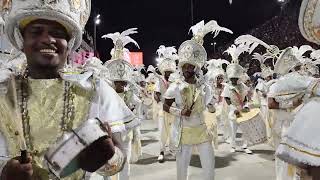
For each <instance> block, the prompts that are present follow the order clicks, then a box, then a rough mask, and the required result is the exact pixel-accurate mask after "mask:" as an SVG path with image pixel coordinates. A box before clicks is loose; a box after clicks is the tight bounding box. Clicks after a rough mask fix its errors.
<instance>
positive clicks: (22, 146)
mask: <svg viewBox="0 0 320 180" xmlns="http://www.w3.org/2000/svg"><path fill="white" fill-rule="evenodd" d="M11 87H12V89H13V91H12V92H13V94H12V95H13V102H14V103H13V104H14V109H15V115H16V118H15V119H14V123H15V124H16V127H17V134H16V135H17V136H18V141H19V146H20V152H21V163H22V164H25V163H27V162H28V157H27V145H26V140H25V139H24V136H23V128H22V117H21V111H20V107H19V105H18V100H17V98H18V96H17V89H16V81H15V77H14V76H12V78H11Z"/></svg>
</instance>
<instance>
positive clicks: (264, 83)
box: [253, 53, 276, 146]
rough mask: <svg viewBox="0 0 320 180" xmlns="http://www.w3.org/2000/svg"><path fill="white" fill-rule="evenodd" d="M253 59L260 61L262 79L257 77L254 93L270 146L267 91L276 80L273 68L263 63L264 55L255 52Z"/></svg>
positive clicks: (270, 125) (271, 143)
mask: <svg viewBox="0 0 320 180" xmlns="http://www.w3.org/2000/svg"><path fill="white" fill-rule="evenodd" d="M253 59H257V60H259V62H260V67H261V71H262V72H261V76H262V79H261V78H259V79H258V84H257V86H256V87H255V93H256V94H255V95H256V96H257V97H256V98H257V100H256V101H258V102H257V104H259V106H260V116H261V118H262V119H263V120H264V122H265V124H266V132H267V138H268V142H269V144H270V145H271V146H274V145H273V138H272V135H271V134H272V130H271V127H272V122H271V121H270V113H271V112H270V111H269V108H268V98H267V95H268V92H269V88H270V86H271V85H272V84H273V83H275V82H276V80H274V79H273V74H274V72H273V70H272V69H271V68H270V67H267V66H265V65H264V61H265V56H263V55H261V54H258V53H255V54H253Z"/></svg>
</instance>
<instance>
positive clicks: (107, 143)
mask: <svg viewBox="0 0 320 180" xmlns="http://www.w3.org/2000/svg"><path fill="white" fill-rule="evenodd" d="M104 126H105V128H106V131H107V132H108V134H109V137H102V138H100V139H98V140H97V141H95V142H94V143H92V144H91V145H90V146H89V147H87V148H86V149H84V150H83V151H82V152H81V153H80V167H81V169H83V170H85V171H88V172H95V171H96V170H97V169H99V168H100V167H102V166H103V165H105V164H106V163H107V161H108V160H109V159H111V157H112V156H113V155H114V153H115V145H116V144H118V142H116V141H114V138H113V137H112V133H111V128H110V126H109V125H108V124H107V123H105V124H104Z"/></svg>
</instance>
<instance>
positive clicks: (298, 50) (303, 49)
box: [292, 45, 313, 62]
mask: <svg viewBox="0 0 320 180" xmlns="http://www.w3.org/2000/svg"><path fill="white" fill-rule="evenodd" d="M307 51H313V48H312V47H311V46H309V45H303V46H301V47H300V48H298V47H297V46H293V47H292V52H293V55H294V56H295V57H296V58H297V59H299V60H300V61H301V62H304V61H307V60H308V59H309V58H308V57H306V56H303V54H304V53H306V52H307Z"/></svg>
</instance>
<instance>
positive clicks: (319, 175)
mask: <svg viewBox="0 0 320 180" xmlns="http://www.w3.org/2000/svg"><path fill="white" fill-rule="evenodd" d="M307 171H308V174H309V176H311V177H312V179H320V167H314V166H310V167H308V169H307Z"/></svg>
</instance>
